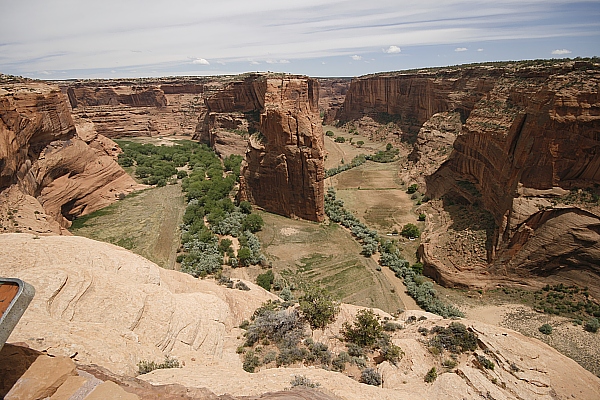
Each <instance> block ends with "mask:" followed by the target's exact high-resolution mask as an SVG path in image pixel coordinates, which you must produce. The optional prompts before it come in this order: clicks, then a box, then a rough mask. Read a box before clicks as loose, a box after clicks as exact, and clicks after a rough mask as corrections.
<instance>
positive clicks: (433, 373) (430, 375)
mask: <svg viewBox="0 0 600 400" xmlns="http://www.w3.org/2000/svg"><path fill="white" fill-rule="evenodd" d="M437 376H438V374H437V370H436V369H435V367H433V368H431V369H430V370H429V371H427V374H425V378H424V379H423V380H424V381H425V382H427V383H432V382H434V381H435V380H436V379H437Z"/></svg>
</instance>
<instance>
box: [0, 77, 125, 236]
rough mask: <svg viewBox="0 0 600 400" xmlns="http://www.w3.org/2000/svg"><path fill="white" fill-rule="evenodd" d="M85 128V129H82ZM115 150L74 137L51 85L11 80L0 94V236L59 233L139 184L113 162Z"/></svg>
mask: <svg viewBox="0 0 600 400" xmlns="http://www.w3.org/2000/svg"><path fill="white" fill-rule="evenodd" d="M84 131H85V129H84ZM117 152H118V146H117V145H116V144H115V143H114V142H112V141H111V140H109V139H107V138H105V137H103V136H101V135H97V134H90V133H89V132H84V133H82V136H81V137H80V136H79V135H78V134H77V130H76V128H75V125H74V123H73V120H72V118H71V114H70V112H69V107H68V105H67V102H66V99H65V98H64V96H63V95H62V93H61V92H60V90H59V89H58V88H56V87H53V86H49V85H46V84H43V83H38V82H17V83H11V84H5V85H3V87H2V89H0V198H1V199H2V201H0V221H1V222H2V228H1V229H2V231H3V232H14V231H19V230H21V231H22V230H28V231H32V232H37V233H50V232H53V233H60V232H61V227H62V228H64V227H68V226H69V225H70V222H69V220H71V219H73V218H74V217H76V216H78V215H84V214H87V213H90V212H93V211H95V210H97V209H99V208H102V207H104V206H106V205H108V204H110V203H112V202H114V201H115V200H117V199H118V198H119V196H123V195H124V194H127V193H129V192H131V191H132V190H134V189H135V188H136V187H137V185H136V183H135V181H133V179H132V178H130V177H129V176H128V175H127V174H126V173H125V172H124V171H123V169H122V168H121V167H120V166H119V165H118V164H117V163H116V161H115V159H114V156H115V155H116V153H117Z"/></svg>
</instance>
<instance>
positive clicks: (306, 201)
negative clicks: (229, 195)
mask: <svg viewBox="0 0 600 400" xmlns="http://www.w3.org/2000/svg"><path fill="white" fill-rule="evenodd" d="M318 98H319V86H318V82H317V81H316V80H314V79H311V78H307V77H295V76H283V77H276V76H261V75H255V76H250V77H248V78H247V79H245V80H244V81H241V82H235V83H232V84H231V85H230V86H229V87H228V88H227V89H226V90H225V91H223V92H220V93H217V94H216V95H215V96H213V97H211V98H209V99H208V100H207V107H208V112H207V117H206V118H205V121H216V120H218V119H219V116H220V115H222V114H225V115H231V114H232V113H233V114H235V115H237V117H238V118H243V117H244V114H243V113H247V114H248V116H247V117H248V118H251V119H254V118H256V117H258V123H256V121H254V120H253V121H250V124H251V125H252V124H254V125H255V126H254V128H255V129H256V130H257V132H254V133H252V135H251V136H250V140H249V147H248V150H247V152H246V160H245V162H244V163H243V165H242V176H241V178H240V180H241V190H240V197H241V198H242V199H247V200H250V201H251V202H252V203H254V204H256V205H258V206H260V207H262V208H264V209H265V210H267V211H269V212H273V213H276V214H281V215H285V216H289V217H298V218H303V219H308V220H312V221H322V220H323V218H324V208H323V207H324V205H323V198H324V188H323V181H324V178H325V171H324V167H323V159H324V152H323V130H322V128H321V120H320V117H319V110H318ZM236 113H237V114H236ZM206 125H208V128H207V129H208V131H209V132H213V130H212V127H211V125H210V123H207V124H206ZM206 125H205V126H206ZM211 135H212V136H211V137H213V138H214V134H212V133H211ZM211 140H212V139H211ZM242 140H244V139H242V138H240V141H242Z"/></svg>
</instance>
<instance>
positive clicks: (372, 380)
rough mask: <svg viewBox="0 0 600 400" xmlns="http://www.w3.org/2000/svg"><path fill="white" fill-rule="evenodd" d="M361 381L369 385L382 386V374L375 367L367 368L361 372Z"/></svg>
mask: <svg viewBox="0 0 600 400" xmlns="http://www.w3.org/2000/svg"><path fill="white" fill-rule="evenodd" d="M360 381H361V382H362V383H366V384H367V385H373V386H380V385H381V382H382V380H381V375H380V374H379V372H377V371H375V370H374V369H373V368H365V369H363V370H362V372H361V373H360Z"/></svg>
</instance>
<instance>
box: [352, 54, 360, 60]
mask: <svg viewBox="0 0 600 400" xmlns="http://www.w3.org/2000/svg"><path fill="white" fill-rule="evenodd" d="M350 58H352V59H353V60H354V61H360V60H362V57H361V56H359V55H357V54H355V55H353V56H352V57H350Z"/></svg>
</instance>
